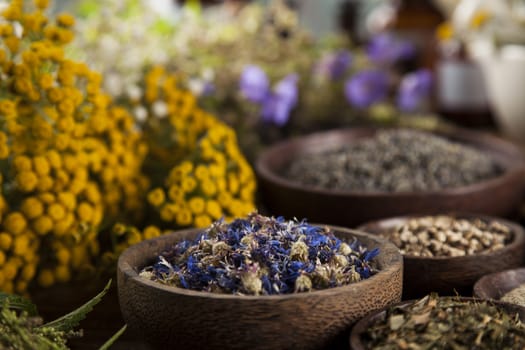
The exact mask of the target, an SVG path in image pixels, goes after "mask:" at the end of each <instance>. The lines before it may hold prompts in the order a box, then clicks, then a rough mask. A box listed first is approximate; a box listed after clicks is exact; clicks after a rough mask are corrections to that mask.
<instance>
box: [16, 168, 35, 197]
mask: <svg viewBox="0 0 525 350" xmlns="http://www.w3.org/2000/svg"><path fill="white" fill-rule="evenodd" d="M16 184H17V186H18V188H19V189H20V190H21V191H24V192H31V191H33V190H34V189H35V188H36V186H37V184H38V177H37V176H36V174H35V173H33V172H32V171H22V172H20V173H18V174H17V175H16Z"/></svg>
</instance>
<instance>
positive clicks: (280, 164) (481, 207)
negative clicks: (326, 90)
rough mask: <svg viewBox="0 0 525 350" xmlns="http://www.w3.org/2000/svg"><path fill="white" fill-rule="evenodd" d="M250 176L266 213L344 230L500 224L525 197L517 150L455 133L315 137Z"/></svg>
mask: <svg viewBox="0 0 525 350" xmlns="http://www.w3.org/2000/svg"><path fill="white" fill-rule="evenodd" d="M255 170H256V174H257V176H258V184H259V188H260V193H261V197H262V201H263V203H264V205H265V207H266V209H267V210H268V211H269V212H270V213H279V214H280V215H285V216H292V215H298V216H301V217H307V218H309V219H310V220H313V221H316V222H323V223H327V224H333V225H342V226H346V227H355V226H357V225H359V224H362V223H364V222H367V221H371V220H378V219H381V218H386V217H393V216H400V215H406V214H407V213H411V214H435V213H438V212H447V211H462V212H474V213H480V214H485V215H493V216H508V215H510V214H511V213H513V212H515V211H516V210H517V208H518V207H519V204H520V203H521V201H522V198H523V192H524V189H525V161H524V156H523V154H522V152H521V150H520V149H519V148H518V147H517V146H515V145H513V144H512V143H510V142H507V141H505V140H503V139H500V138H498V137H495V136H493V135H490V134H488V133H483V132H479V131H470V130H465V129H458V128H446V129H440V130H434V131H432V132H428V131H423V130H418V129H404V128H371V127H356V128H349V129H342V130H332V131H327V132H320V133H315V134H312V135H308V136H302V137H298V138H295V139H291V140H288V141H285V142H280V143H278V144H275V145H273V146H271V147H269V148H268V149H266V150H265V151H264V152H263V153H262V154H261V155H260V157H259V158H258V159H257V162H256V165H255Z"/></svg>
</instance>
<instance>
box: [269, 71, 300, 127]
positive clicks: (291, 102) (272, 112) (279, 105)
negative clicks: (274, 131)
mask: <svg viewBox="0 0 525 350" xmlns="http://www.w3.org/2000/svg"><path fill="white" fill-rule="evenodd" d="M297 80H298V77H297V74H289V75H287V76H286V77H284V78H283V79H282V80H281V81H280V82H279V83H277V85H276V86H275V89H274V91H273V92H272V93H271V94H268V95H267V96H266V98H265V100H264V101H263V105H262V112H261V115H262V118H263V120H264V121H267V122H273V123H275V124H277V125H279V126H282V125H284V124H286V123H287V122H288V119H289V117H290V111H291V110H292V108H293V107H295V105H296V104H297V98H298V91H297Z"/></svg>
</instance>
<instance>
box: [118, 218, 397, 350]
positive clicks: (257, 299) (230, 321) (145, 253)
mask: <svg viewBox="0 0 525 350" xmlns="http://www.w3.org/2000/svg"><path fill="white" fill-rule="evenodd" d="M332 229H333V230H334V232H335V235H336V236H337V237H338V238H340V239H342V240H345V241H350V240H352V239H353V238H354V237H355V238H357V239H358V240H359V241H360V242H361V243H362V244H363V245H364V246H366V247H367V248H369V249H374V248H376V247H379V249H380V254H379V255H378V256H377V257H376V261H377V263H378V268H379V270H380V271H379V272H378V273H377V274H375V275H374V276H372V277H370V278H369V279H366V280H363V281H360V282H358V283H354V284H350V285H346V286H343V287H336V288H330V289H325V290H320V291H314V292H308V293H296V294H286V295H277V296H235V295H225V294H214V293H208V292H200V291H193V290H187V289H182V288H177V287H172V286H166V285H162V284H160V283H157V282H154V281H150V280H147V279H145V278H142V277H139V275H138V272H139V271H140V270H141V269H142V268H143V267H145V266H147V265H150V264H151V263H153V262H154V260H155V258H156V257H157V256H158V255H159V254H160V253H162V252H163V251H164V250H166V249H167V248H168V247H170V246H172V245H173V244H175V243H177V242H179V241H181V240H183V239H186V238H188V239H192V238H195V237H196V236H197V235H198V234H199V233H200V232H202V230H198V229H192V230H185V231H178V232H174V233H172V234H168V235H165V236H161V237H158V238H155V239H151V240H147V241H143V242H141V243H139V244H137V245H134V246H132V247H130V248H128V249H127V250H126V251H124V253H122V255H121V256H120V258H119V261H118V292H119V301H120V307H121V311H122V314H123V316H124V319H125V321H126V323H127V324H128V327H129V330H130V331H132V332H137V333H138V334H141V335H142V336H143V337H144V338H145V339H146V341H147V342H149V343H150V344H152V345H154V346H155V347H157V348H176V349H319V348H322V347H326V346H334V345H333V344H335V343H334V342H337V341H338V339H339V340H340V339H345V340H344V342H347V339H348V332H349V330H350V327H351V326H352V325H353V323H355V322H356V321H358V320H359V319H360V318H362V317H363V316H364V315H366V314H368V313H370V312H371V311H373V310H377V309H380V308H382V307H384V306H386V305H389V304H392V303H396V302H398V301H400V300H401V286H402V280H403V276H402V273H403V259H402V256H401V254H400V253H399V251H398V249H397V248H396V247H395V246H394V245H393V244H392V243H390V242H388V241H386V240H384V239H381V238H379V237H375V236H372V235H369V234H366V233H362V232H358V231H354V230H349V229H345V228H339V227H332Z"/></svg>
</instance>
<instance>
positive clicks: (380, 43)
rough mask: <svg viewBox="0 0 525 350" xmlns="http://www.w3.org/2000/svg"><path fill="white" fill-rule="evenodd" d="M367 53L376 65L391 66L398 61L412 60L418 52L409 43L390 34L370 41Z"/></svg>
mask: <svg viewBox="0 0 525 350" xmlns="http://www.w3.org/2000/svg"><path fill="white" fill-rule="evenodd" d="M366 53H367V55H368V58H369V59H370V60H371V61H372V62H373V63H375V64H380V65H391V64H393V63H395V62H397V61H398V60H401V59H409V58H412V57H413V56H414V55H415V53H416V50H415V47H414V45H413V44H412V43H411V42H409V41H405V40H401V39H398V38H396V37H395V36H394V35H392V34H390V33H381V34H378V35H376V36H374V37H373V38H372V40H370V42H369V43H368V46H367V48H366Z"/></svg>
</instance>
